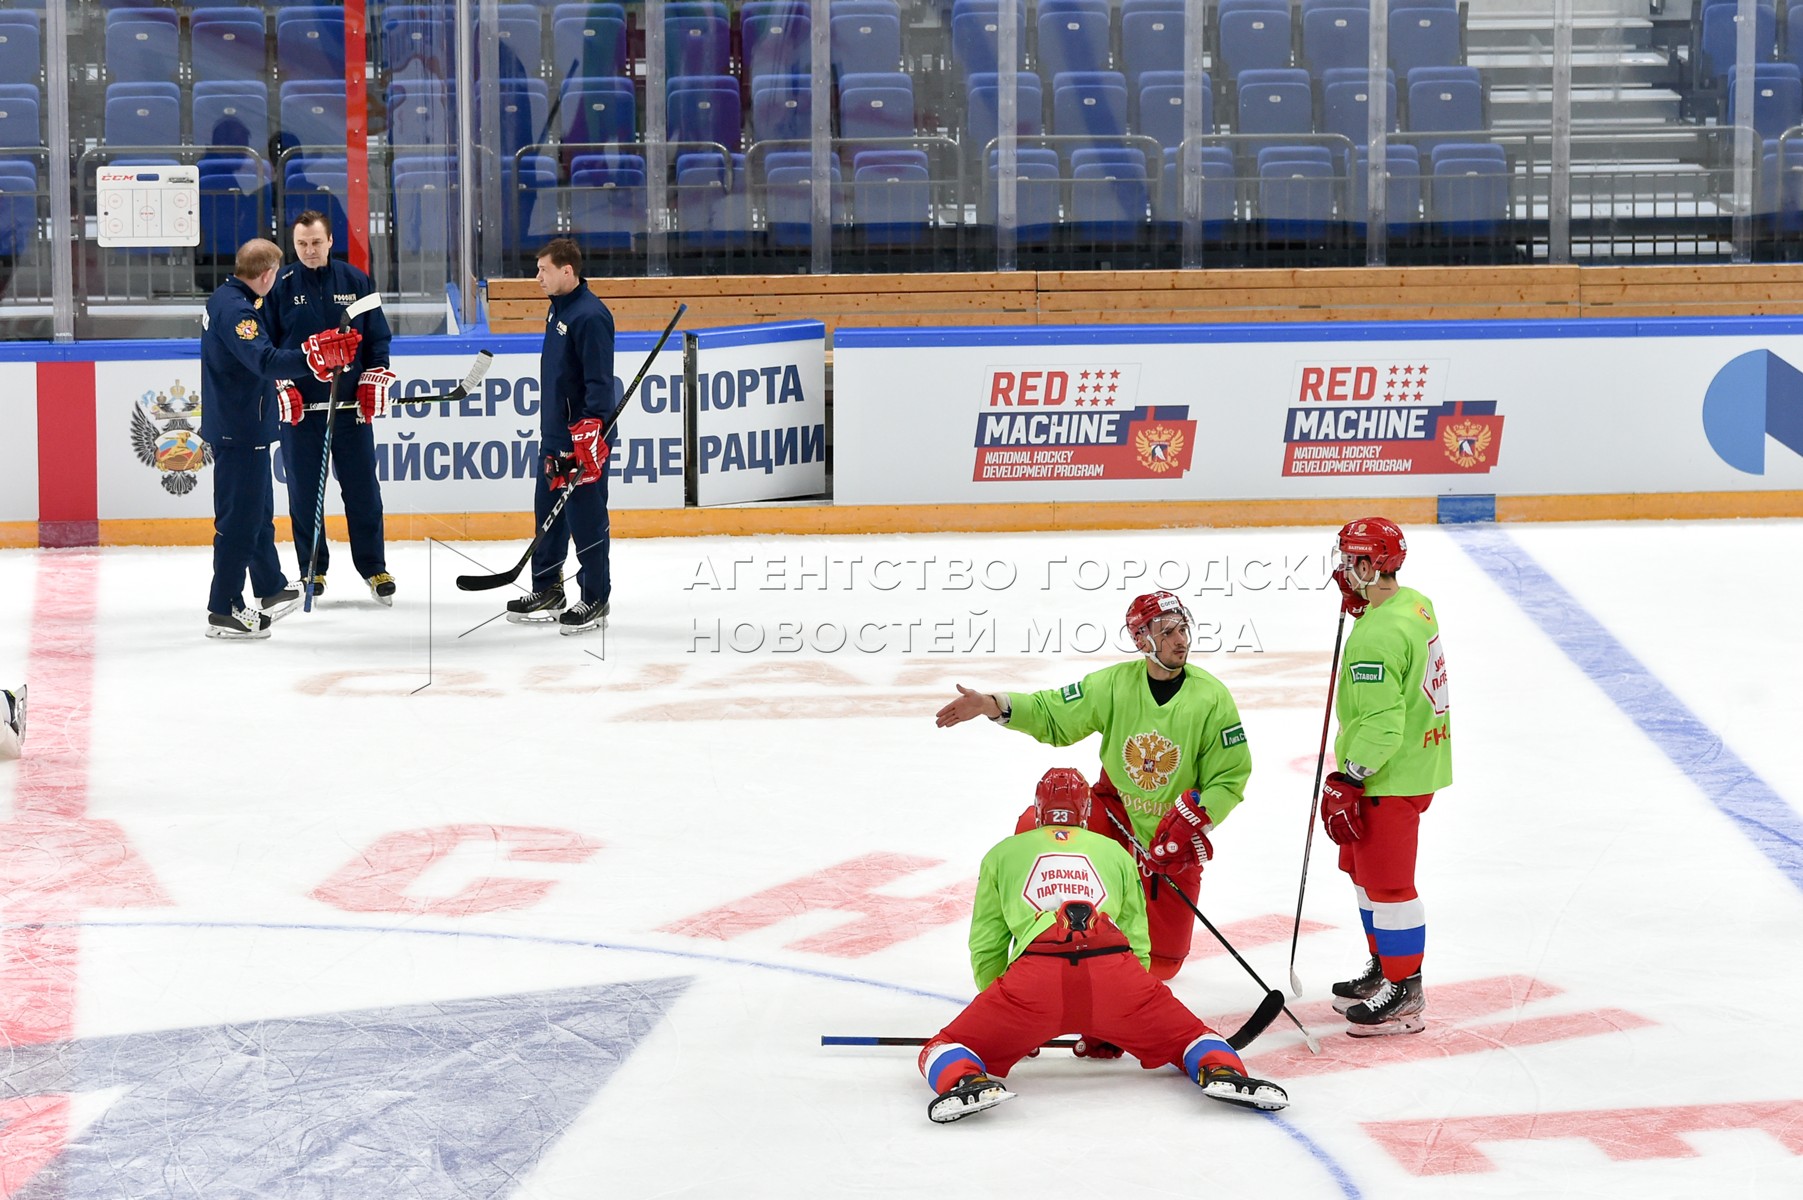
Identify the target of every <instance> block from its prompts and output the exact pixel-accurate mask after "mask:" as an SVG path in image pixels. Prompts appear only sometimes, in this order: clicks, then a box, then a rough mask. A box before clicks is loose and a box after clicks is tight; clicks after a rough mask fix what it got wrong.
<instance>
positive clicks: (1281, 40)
mask: <svg viewBox="0 0 1803 1200" xmlns="http://www.w3.org/2000/svg"><path fill="white" fill-rule="evenodd" d="M1230 5H1232V7H1229V6H1230ZM1219 29H1220V45H1221V69H1222V70H1223V71H1224V72H1225V73H1226V76H1227V78H1228V80H1229V81H1234V82H1237V81H1238V80H1239V77H1240V75H1241V73H1242V72H1245V71H1262V70H1274V69H1277V68H1281V67H1287V66H1289V65H1290V10H1289V7H1288V6H1287V4H1286V5H1285V6H1283V7H1281V8H1265V7H1256V6H1252V5H1249V4H1248V3H1247V0H1238V2H1237V3H1235V0H1221V17H1220V26H1219Z"/></svg>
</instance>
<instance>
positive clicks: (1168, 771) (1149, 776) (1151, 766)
mask: <svg viewBox="0 0 1803 1200" xmlns="http://www.w3.org/2000/svg"><path fill="white" fill-rule="evenodd" d="M1121 758H1122V760H1123V761H1124V763H1125V765H1126V767H1127V777H1128V778H1129V779H1131V780H1132V781H1133V785H1134V786H1135V787H1137V788H1139V790H1140V791H1142V792H1155V791H1157V790H1158V789H1159V788H1161V787H1163V786H1164V785H1165V784H1167V783H1169V782H1170V781H1171V776H1172V775H1174V774H1176V773H1177V764H1178V763H1180V762H1182V761H1183V747H1181V746H1179V745H1178V744H1177V743H1175V742H1173V741H1172V740H1171V739H1170V738H1167V737H1165V736H1164V735H1163V734H1162V733H1159V732H1158V731H1157V730H1153V731H1152V732H1150V733H1136V734H1134V735H1133V736H1132V737H1130V738H1128V739H1127V744H1126V745H1124V746H1122V747H1121Z"/></svg>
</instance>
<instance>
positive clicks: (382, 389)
mask: <svg viewBox="0 0 1803 1200" xmlns="http://www.w3.org/2000/svg"><path fill="white" fill-rule="evenodd" d="M393 383H394V372H393V371H390V370H389V369H388V368H387V367H371V368H370V369H369V370H367V371H365V372H363V374H362V375H360V376H358V377H357V420H358V421H359V422H361V423H362V424H364V425H367V424H369V423H370V422H371V421H373V420H375V419H376V418H377V417H385V416H387V415H388V389H389V387H390V386H392V385H393Z"/></svg>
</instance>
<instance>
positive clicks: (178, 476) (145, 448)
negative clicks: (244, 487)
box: [131, 382, 213, 496]
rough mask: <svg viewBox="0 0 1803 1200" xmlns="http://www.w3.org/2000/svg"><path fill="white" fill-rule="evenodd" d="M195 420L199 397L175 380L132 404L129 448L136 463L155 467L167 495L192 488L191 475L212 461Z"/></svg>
mask: <svg viewBox="0 0 1803 1200" xmlns="http://www.w3.org/2000/svg"><path fill="white" fill-rule="evenodd" d="M199 420H200V396H199V395H198V394H196V393H194V392H190V391H189V390H188V389H187V388H185V387H183V386H182V385H181V384H180V383H179V382H178V383H174V384H171V385H170V387H169V390H168V391H167V392H159V391H156V390H154V389H153V390H151V391H147V392H145V393H144V394H143V395H142V396H140V397H138V402H137V403H136V404H134V405H132V409H131V447H132V450H133V452H134V453H136V454H137V456H138V461H139V462H141V463H143V464H144V465H145V466H147V467H155V468H156V469H157V472H158V474H159V475H160V476H161V482H162V485H163V490H164V491H166V492H168V493H169V494H170V495H171V496H186V495H187V494H188V493H189V492H191V491H193V490H194V485H195V483H196V482H197V480H196V478H195V477H196V476H197V475H199V474H200V470H201V468H202V467H205V466H206V465H207V464H208V463H210V462H212V461H213V448H212V447H211V446H209V445H207V444H206V443H205V442H204V441H202V440H201V438H200V434H199V433H198V432H197V431H196V430H195V428H194V423H195V422H198V421H199Z"/></svg>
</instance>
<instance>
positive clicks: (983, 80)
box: [965, 71, 1045, 151]
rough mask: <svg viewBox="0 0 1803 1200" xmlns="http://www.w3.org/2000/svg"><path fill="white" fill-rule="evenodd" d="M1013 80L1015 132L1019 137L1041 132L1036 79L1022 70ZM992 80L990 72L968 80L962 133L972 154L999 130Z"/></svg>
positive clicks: (1040, 102)
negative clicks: (968, 87)
mask: <svg viewBox="0 0 1803 1200" xmlns="http://www.w3.org/2000/svg"><path fill="white" fill-rule="evenodd" d="M1014 78H1015V122H1014V129H1015V133H1016V134H1018V135H1019V136H1022V137H1029V136H1034V135H1037V134H1040V133H1044V132H1045V111H1044V101H1043V98H1042V94H1041V92H1040V87H1039V76H1037V75H1035V74H1034V73H1033V72H1031V71H1022V72H1020V73H1019V74H1017V75H1016V76H1015V77H1014ZM996 80H997V77H996V73H995V72H994V71H982V72H977V73H975V74H973V75H972V76H971V77H970V90H969V93H968V95H967V96H966V103H965V120H966V121H967V122H968V124H967V125H966V131H967V132H968V134H969V145H970V146H971V148H972V150H973V151H975V150H981V149H982V148H983V147H984V146H987V145H988V144H989V143H990V142H991V141H992V140H993V139H994V138H995V137H996V135H997V134H998V133H999V132H1000V129H1001V126H1000V124H999V118H998V117H997V115H996V112H997V108H996V105H997V101H998V95H999V93H998V90H997V82H996Z"/></svg>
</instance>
